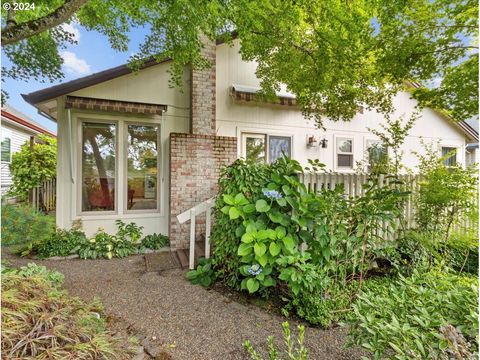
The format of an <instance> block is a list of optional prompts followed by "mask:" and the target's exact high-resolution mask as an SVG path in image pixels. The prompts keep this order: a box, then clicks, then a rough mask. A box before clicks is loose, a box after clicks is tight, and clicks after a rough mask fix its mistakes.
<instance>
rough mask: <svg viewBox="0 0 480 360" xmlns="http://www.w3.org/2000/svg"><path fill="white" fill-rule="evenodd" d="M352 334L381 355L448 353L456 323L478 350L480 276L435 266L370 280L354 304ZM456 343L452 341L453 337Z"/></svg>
mask: <svg viewBox="0 0 480 360" xmlns="http://www.w3.org/2000/svg"><path fill="white" fill-rule="evenodd" d="M353 310H354V316H351V317H350V318H349V319H350V320H349V322H350V326H351V327H350V334H351V339H352V340H353V342H354V343H356V344H357V345H361V346H363V347H364V348H366V349H368V350H370V351H372V352H373V353H374V354H375V358H376V359H380V358H381V357H382V356H383V355H384V354H386V353H388V354H390V355H392V357H395V358H398V359H407V358H408V359H420V358H421V359H425V358H434V359H437V358H448V356H447V354H448V353H449V351H451V350H452V349H451V348H450V346H449V341H450V340H449V338H447V337H446V335H445V334H444V333H442V331H443V330H442V329H445V327H448V326H453V327H454V328H455V329H456V330H457V331H458V333H459V334H461V336H462V337H465V339H466V342H467V343H469V347H470V351H472V352H477V351H478V338H477V335H478V279H477V278H476V277H470V276H460V275H456V274H453V273H445V272H439V271H435V270H432V271H430V272H428V273H420V272H418V271H415V272H414V273H413V274H412V276H410V277H402V276H400V278H399V279H395V280H392V279H389V278H383V279H380V280H370V281H367V282H366V283H365V285H364V287H363V289H362V292H361V294H360V295H359V296H358V299H357V300H356V302H355V303H354V304H353ZM450 342H451V341H450Z"/></svg>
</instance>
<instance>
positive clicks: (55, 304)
mask: <svg viewBox="0 0 480 360" xmlns="http://www.w3.org/2000/svg"><path fill="white" fill-rule="evenodd" d="M1 298H2V320H1V321H2V334H1V339H2V344H1V351H2V358H9V359H15V358H17V359H18V358H20V359H80V360H82V359H119V360H120V359H130V358H132V354H133V352H132V350H133V341H132V340H129V339H127V338H123V337H119V336H114V335H113V334H112V333H111V332H109V331H108V328H107V324H106V322H105V318H104V317H102V316H101V315H100V314H101V313H102V307H101V304H100V303H99V302H98V301H94V302H92V303H89V304H87V303H84V302H83V301H81V300H80V299H78V298H76V297H71V296H69V295H68V293H67V292H66V291H65V290H62V289H61V288H59V287H58V286H57V285H56V284H54V283H52V282H51V281H49V280H48V278H46V277H45V276H41V275H32V276H27V277H25V276H22V275H19V274H17V273H14V272H11V273H10V272H7V273H4V274H2V295H1Z"/></svg>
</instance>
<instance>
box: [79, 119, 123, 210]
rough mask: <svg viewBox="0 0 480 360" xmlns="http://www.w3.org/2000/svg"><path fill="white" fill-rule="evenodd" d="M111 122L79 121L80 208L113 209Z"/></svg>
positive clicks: (112, 135)
mask: <svg viewBox="0 0 480 360" xmlns="http://www.w3.org/2000/svg"><path fill="white" fill-rule="evenodd" d="M115 137H116V127H115V124H105V123H90V122H88V123H87V122H85V123H83V124H82V211H108V210H110V211H111V210H115V200H114V199H115V155H116V154H115V153H116V146H115Z"/></svg>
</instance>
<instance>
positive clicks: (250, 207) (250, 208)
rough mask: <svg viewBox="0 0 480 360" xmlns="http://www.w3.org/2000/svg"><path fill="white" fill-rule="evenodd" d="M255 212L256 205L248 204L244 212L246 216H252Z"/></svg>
mask: <svg viewBox="0 0 480 360" xmlns="http://www.w3.org/2000/svg"><path fill="white" fill-rule="evenodd" d="M254 211H255V205H253V204H248V205H245V206H244V207H243V212H244V213H245V214H251V213H253V212H254Z"/></svg>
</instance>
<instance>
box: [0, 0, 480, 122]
mask: <svg viewBox="0 0 480 360" xmlns="http://www.w3.org/2000/svg"><path fill="white" fill-rule="evenodd" d="M36 7H38V8H39V10H38V11H35V12H16V13H14V14H12V13H11V12H10V13H8V12H6V11H5V10H2V17H3V20H4V21H3V23H4V24H6V25H5V29H4V31H3V34H2V40H3V41H4V45H3V50H4V52H5V54H6V55H7V57H9V58H10V60H12V62H13V63H14V66H13V67H12V68H11V69H4V75H6V76H11V77H15V78H18V79H26V78H28V77H32V76H33V77H42V76H43V77H47V78H49V79H56V78H58V77H60V76H61V72H60V66H61V59H60V57H59V56H58V50H57V49H58V48H59V47H61V46H64V45H65V44H66V43H68V42H74V40H73V37H72V36H71V34H68V31H65V29H64V28H62V27H58V26H56V25H58V23H59V21H58V20H59V19H61V20H62V21H71V20H72V18H71V17H69V14H70V13H71V12H72V10H74V9H75V8H77V10H75V11H74V12H75V19H76V21H78V22H79V23H80V24H82V25H83V26H85V27H86V28H87V29H89V30H96V31H98V32H100V33H102V34H104V35H106V36H107V37H108V38H109V40H110V43H111V45H112V47H113V48H114V49H117V50H119V51H126V50H127V48H128V33H129V31H130V29H131V28H132V27H137V26H148V27H149V29H150V33H149V34H148V35H147V36H146V38H145V39H144V42H143V43H142V45H141V46H140V51H139V52H138V53H137V54H136V55H135V56H133V57H132V58H131V60H132V61H131V64H132V66H133V67H134V68H139V67H140V66H141V64H142V62H143V61H144V60H145V59H149V58H151V57H153V58H155V59H157V60H160V59H162V58H165V57H169V58H171V59H172V60H173V62H172V68H171V70H172V71H171V73H172V77H171V80H172V85H173V84H179V83H180V82H181V81H182V78H181V74H182V72H183V68H184V66H185V65H186V64H193V66H194V67H198V68H202V67H205V66H208V64H207V63H206V61H205V59H203V58H202V57H201V55H200V49H201V47H202V42H201V41H200V36H199V35H200V34H204V35H205V36H206V37H207V38H209V39H210V40H215V39H216V38H217V37H218V36H219V34H227V35H225V36H224V37H225V38H226V39H227V40H228V39H229V38H231V36H229V35H228V34H229V33H228V30H232V29H235V31H236V33H237V34H238V37H239V39H240V41H241V43H242V50H241V53H242V56H243V58H244V59H245V60H252V61H256V62H257V63H258V70H257V76H258V77H259V79H260V80H261V84H262V88H263V92H264V94H265V95H266V96H273V95H274V92H275V90H277V89H278V88H279V86H280V84H282V83H283V84H286V85H287V87H288V89H289V90H290V91H292V92H293V93H295V94H296V95H297V102H298V103H299V105H300V106H301V107H302V109H303V111H304V113H305V115H307V116H311V117H313V118H315V119H316V120H317V122H318V124H319V125H321V124H322V119H323V118H324V117H329V118H331V119H333V120H340V119H341V120H350V119H351V118H352V117H353V116H354V115H355V114H356V112H357V111H358V108H359V107H360V106H362V107H366V108H374V109H377V110H380V111H382V112H387V113H388V112H390V111H391V110H392V98H393V96H394V95H395V94H396V93H397V92H398V91H399V90H400V89H403V87H404V84H405V81H418V82H428V81H431V80H433V79H443V81H441V82H440V85H439V86H434V87H432V88H418V89H413V95H414V96H415V97H417V98H418V99H419V100H420V102H421V104H422V105H430V106H434V107H441V108H443V109H445V110H446V111H447V112H449V113H451V114H452V115H454V116H455V117H456V118H457V119H458V120H463V119H465V118H469V117H471V116H474V115H477V108H478V77H477V76H476V74H477V71H478V45H477V44H476V41H477V39H478V34H477V27H478V3H477V2H476V1H474V0H459V1H456V2H454V3H451V2H450V1H447V0H400V1H386V0H322V1H320V0H317V1H312V0H297V1H293V0H287V1H284V0H229V1H225V0H210V1H209V0H203V1H198V0H178V1H167V0H160V1H156V2H150V1H146V0H137V1H130V2H128V1H122V0H109V1H102V0H88V1H86V2H85V1H82V0H43V1H41V3H40V4H38V5H37V4H36ZM59 9H60V10H59ZM55 14H57V15H58V14H60V15H59V16H57V15H55ZM52 18H54V19H56V20H53V19H52ZM29 23H30V24H36V25H33V30H32V28H31V27H29V26H22V24H29ZM4 36H7V38H5V39H4ZM47 50H48V51H47ZM47 60H52V61H47ZM466 77H467V78H466Z"/></svg>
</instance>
